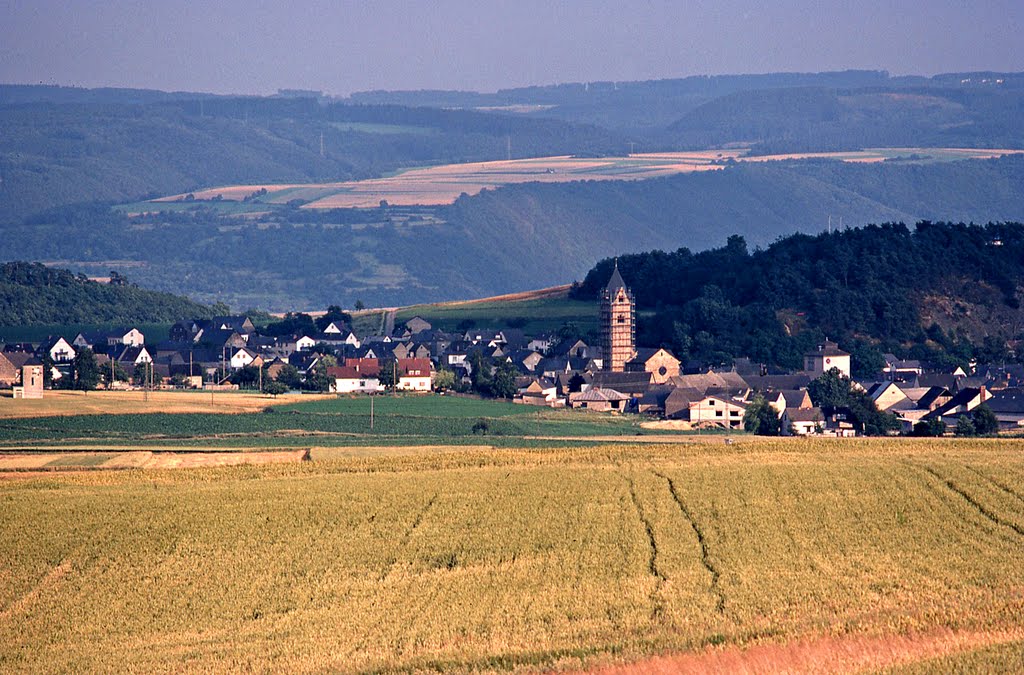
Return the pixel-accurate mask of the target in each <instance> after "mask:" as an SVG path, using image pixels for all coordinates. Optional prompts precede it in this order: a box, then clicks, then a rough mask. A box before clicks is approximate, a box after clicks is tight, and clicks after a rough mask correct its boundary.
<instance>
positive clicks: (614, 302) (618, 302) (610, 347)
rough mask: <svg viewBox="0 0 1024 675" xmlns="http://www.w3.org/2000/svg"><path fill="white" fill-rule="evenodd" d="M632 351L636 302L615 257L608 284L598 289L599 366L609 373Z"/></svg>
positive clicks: (623, 365) (620, 366) (621, 366)
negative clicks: (599, 305) (600, 289)
mask: <svg viewBox="0 0 1024 675" xmlns="http://www.w3.org/2000/svg"><path fill="white" fill-rule="evenodd" d="M635 355H636V302H634V300H633V293H632V292H631V291H630V290H629V288H627V287H626V282H624V281H623V280H622V275H621V274H619V261H618V259H616V260H615V270H614V271H613V272H612V277H611V279H609V280H608V285H607V286H605V289H604V291H603V292H602V293H601V356H602V358H603V359H604V364H603V368H604V370H606V371H610V372H613V373H621V372H624V371H625V369H626V361H629V360H630V359H632V358H633V357H634V356H635Z"/></svg>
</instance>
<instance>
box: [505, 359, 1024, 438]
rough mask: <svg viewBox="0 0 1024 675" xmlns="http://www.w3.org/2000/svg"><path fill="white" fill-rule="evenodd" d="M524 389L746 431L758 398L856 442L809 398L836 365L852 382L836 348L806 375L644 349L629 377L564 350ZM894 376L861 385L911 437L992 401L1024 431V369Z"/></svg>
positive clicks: (525, 394) (896, 371)
mask: <svg viewBox="0 0 1024 675" xmlns="http://www.w3.org/2000/svg"><path fill="white" fill-rule="evenodd" d="M555 352H556V353H555V354H554V355H552V356H550V357H548V358H546V359H545V360H544V361H542V362H541V364H540V365H539V366H538V370H539V371H540V372H539V373H538V376H536V377H534V378H530V379H529V381H528V382H524V384H525V387H524V388H522V389H521V390H520V396H519V400H521V401H522V402H523V403H528V404H533V405H550V406H556V407H557V406H571V407H573V408H587V409H590V410H618V411H622V412H632V413H640V414H648V415H655V416H658V417H661V418H664V419H670V420H679V421H680V425H679V426H680V427H681V428H693V429H699V428H724V429H740V428H742V426H743V418H744V415H745V413H746V411H747V408H748V406H749V405H750V404H751V403H752V402H753V400H754V399H755V398H756V397H757V396H762V397H763V398H764V399H765V401H766V402H767V403H768V404H769V405H770V406H771V407H772V408H774V409H775V411H776V412H777V413H778V415H779V418H780V420H781V422H782V429H783V433H794V434H798V435H807V434H824V435H830V436H853V435H855V433H856V430H855V425H854V424H852V423H851V421H850V417H851V413H850V411H848V410H844V409H841V408H840V409H834V410H827V411H825V410H822V409H821V408H820V407H818V406H816V405H815V402H814V401H813V400H812V399H811V397H810V394H809V393H808V391H807V388H808V386H809V385H810V383H811V382H812V381H813V380H815V379H817V378H818V377H821V375H822V374H824V373H825V372H827V371H829V370H831V369H833V368H835V369H837V370H838V371H839V372H840V374H842V375H843V376H844V377H847V378H850V377H851V372H850V354H849V353H847V352H845V351H843V350H841V349H840V348H839V346H838V345H837V344H836V343H834V342H829V341H826V342H825V343H824V344H822V345H820V346H818V347H817V348H816V349H814V350H813V351H811V352H808V353H807V354H805V356H804V368H803V370H801V371H799V372H791V373H768V372H767V370H766V369H765V368H764V366H763V365H760V364H755V363H752V362H751V361H750V360H749V359H736V360H735V361H734V362H733V364H732V365H731V367H729V368H728V369H717V370H716V369H709V368H700V367H699V366H696V364H693V365H691V367H690V368H687V367H685V366H684V365H682V364H680V362H679V361H678V360H676V359H675V358H674V357H672V355H671V354H669V353H668V352H667V351H665V350H663V349H643V348H641V349H638V350H637V351H636V356H635V357H634V359H632V360H631V361H628V362H627V363H626V367H625V369H624V371H623V372H609V371H606V370H604V369H602V368H601V364H600V363H598V362H597V360H596V359H589V360H588V362H587V363H586V364H583V363H581V362H580V361H579V360H578V359H579V358H581V357H582V358H584V359H588V355H589V353H590V350H589V348H588V347H587V346H586V345H585V344H584V343H582V342H580V341H577V342H576V343H575V344H573V345H572V346H571V348H570V353H569V354H561V353H560V352H561V348H557V349H556V350H555ZM885 360H886V366H885V369H884V370H883V371H881V372H879V373H877V374H876V375H875V376H874V377H872V378H868V379H865V380H861V381H853V386H854V387H857V388H859V389H860V390H862V391H863V392H865V393H866V395H867V396H868V398H870V399H871V400H872V401H873V402H874V404H875V406H876V407H877V408H878V409H879V410H881V411H883V412H889V413H892V414H893V415H894V416H895V417H896V419H897V420H898V421H899V422H900V424H901V427H902V430H903V431H904V432H907V433H909V432H911V431H912V430H913V428H914V426H915V425H917V424H918V423H920V422H927V421H931V420H941V421H942V422H943V423H944V424H945V425H946V426H947V428H948V429H953V428H954V427H955V426H956V424H957V421H958V419H959V418H960V416H962V415H969V414H970V413H971V412H973V411H974V410H975V409H976V408H977V407H978V406H980V405H981V404H982V403H985V404H986V405H987V406H988V407H989V409H991V410H992V412H993V413H994V414H995V415H996V418H997V419H998V420H999V422H1000V426H1001V427H1002V428H1004V429H1019V428H1021V427H1024V366H1018V365H1008V366H985V365H979V366H977V367H975V368H974V369H973V370H972V372H971V373H967V372H965V371H964V370H963V369H961V368H957V369H956V370H954V371H953V372H944V371H941V370H938V369H929V368H927V367H926V366H925V365H924V364H922V363H921V362H919V361H908V360H902V359H899V358H897V357H896V356H894V355H892V354H886V355H885Z"/></svg>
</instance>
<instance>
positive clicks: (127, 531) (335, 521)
mask: <svg viewBox="0 0 1024 675" xmlns="http://www.w3.org/2000/svg"><path fill="white" fill-rule="evenodd" d="M1021 450H1022V446H1021V444H1020V443H1019V442H1016V441H1006V440H1003V441H970V442H967V441H953V440H940V441H929V442H924V441H920V442H918V441H906V442H904V441H898V440H891V441H842V440H837V441H825V440H820V441H788V442H787V441H781V440H780V441H765V440H751V441H750V442H743V443H739V444H736V445H733V446H728V445H725V444H720V445H719V444H709V443H704V444H692V445H671V444H660V445H614V446H604V447H580V448H561V449H544V448H540V449H515V448H510V449H493V448H486V447H481V448H467V449H463V450H455V449H453V450H451V451H448V452H444V453H429V454H426V453H424V454H422V455H416V454H405V455H402V456H401V457H394V456H390V455H388V453H381V454H379V455H368V456H359V457H340V456H339V457H338V458H337V459H333V460H322V461H313V462H305V463H302V464H292V465H275V466H243V467H225V468H216V469H195V470H187V469H185V470H176V471H150V470H138V471H122V472H107V471H96V472H90V473H75V474H70V475H51V476H46V477H43V478H32V479H26V480H15V481H6V482H3V483H0V504H2V506H0V581H2V583H0V670H4V671H7V672H38V671H54V670H99V669H102V670H137V671H168V670H182V669H189V670H198V669H206V670H253V669H255V670H282V669H287V670H295V671H323V670H340V671H390V670H447V671H451V670H454V671H466V670H507V669H511V670H516V669H537V668H540V669H569V670H573V669H589V668H594V667H607V666H615V665H616V664H618V665H629V664H636V663H638V662H639V664H640V665H639V666H636V667H638V668H641V669H643V664H644V663H646V662H645V661H644V659H648V658H651V657H655V658H664V656H665V655H676V656H679V655H683V656H686V655H688V654H689V655H693V654H698V655H700V654H708V653H713V654H719V653H726V654H728V653H732V652H742V653H751V654H754V653H757V652H756V651H748V650H756V649H771V648H776V647H779V646H784V645H792V644H800V642H801V641H806V640H839V641H842V640H847V639H855V640H861V641H872V640H874V641H883V642H885V641H892V640H908V639H911V638H912V637H913V636H915V635H934V634H937V633H936V631H941V634H942V635H947V634H952V635H961V636H970V635H981V634H984V635H988V636H993V635H995V636H1002V637H1000V638H998V639H996V638H989V639H987V640H986V641H985V643H984V644H983V643H982V642H980V640H974V641H972V640H971V639H968V638H962V639H959V640H950V641H948V642H949V644H953V645H956V646H955V647H950V648H949V649H947V650H946V651H950V652H953V651H955V652H956V653H965V654H968V655H969V657H968V658H971V659H980V661H970V662H971V663H975V662H980V663H985V662H986V661H985V658H986V657H985V654H987V653H988V652H986V651H978V652H977V653H975V652H973V651H972V650H973V649H974V648H975V647H977V648H978V649H981V648H982V647H984V648H985V649H995V650H996V651H994V652H992V653H993V654H995V655H997V656H998V655H1002V656H1003V657H1005V653H1004V651H1005V650H1006V649H1009V650H1011V651H1012V650H1019V647H1020V645H1021V644H1024V642H1022V641H1024V632H1022V630H1024V623H1022V617H1024V453H1022V452H1021ZM943 644H945V643H943ZM730 650H731V651H730ZM999 650H1004V651H999ZM831 651H833V652H834V650H831ZM946 651H939V653H938V656H939V657H941V656H942V655H943V654H945V653H946ZM1013 653H1017V652H1013ZM928 655H929V656H930V657H931V656H936V653H934V650H933V651H932V652H929V653H928ZM672 658H675V657H672ZM950 658H956V656H955V654H954V656H953V657H950ZM725 663H733V662H730V661H725ZM872 663H874V665H876V666H877V665H879V664H880V663H884V662H881V661H875V662H869V663H868V665H869V666H870V665H871V664H872ZM943 663H944V662H943ZM862 665H863V664H862Z"/></svg>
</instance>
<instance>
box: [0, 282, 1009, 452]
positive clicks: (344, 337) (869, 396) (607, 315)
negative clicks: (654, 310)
mask: <svg viewBox="0 0 1024 675" xmlns="http://www.w3.org/2000/svg"><path fill="white" fill-rule="evenodd" d="M595 310H596V311H597V312H598V313H599V317H600V341H599V344H588V343H587V342H585V341H584V340H583V339H580V338H575V337H568V338H565V337H559V336H558V335H554V334H550V333H545V334H536V335H528V334H526V333H524V332H523V331H522V330H519V329H512V328H502V327H495V328H472V329H468V330H466V331H464V332H457V333H451V332H444V331H441V330H436V329H435V328H434V327H433V326H432V325H431V324H430V322H428V321H426V320H424V319H422V318H420V317H418V316H417V317H414V318H412V319H410V320H408V321H406V322H405V323H404V324H403V325H400V326H397V327H395V328H394V330H393V331H391V332H390V333H387V334H379V335H357V334H356V333H355V332H354V331H353V329H352V321H351V316H350V315H348V314H346V313H345V312H343V311H342V310H341V309H340V308H339V307H331V308H330V309H329V310H328V312H327V313H326V314H325V315H324V316H322V317H319V318H317V319H315V320H314V319H312V318H311V317H310V316H308V315H305V314H289V315H286V317H285V319H284V320H283V321H281V322H280V323H278V324H272V325H270V326H268V327H267V328H266V329H265V330H264V332H263V333H261V332H260V331H259V330H257V328H256V326H255V324H254V323H253V321H252V320H251V319H250V318H249V317H247V316H244V315H234V316H216V317H213V318H210V319H195V320H186V321H179V322H177V323H175V324H174V325H173V326H172V328H171V330H170V335H169V339H168V340H165V341H162V342H158V343H153V342H147V340H146V337H145V335H144V334H143V333H142V331H140V330H139V329H138V328H136V327H125V328H122V329H118V330H113V331H101V332H94V333H87V332H80V333H78V334H76V335H61V336H53V337H51V338H49V339H47V340H45V341H43V342H41V343H38V344H30V343H11V344H6V345H3V347H2V351H0V388H10V389H11V390H12V395H13V396H14V397H16V398H42V397H43V396H44V395H45V393H44V392H45V390H46V389H51V388H53V389H61V388H64V389H95V388H104V389H133V388H134V389H147V388H161V389H173V388H179V389H203V390H208V391H217V390H237V389H240V388H241V389H252V390H259V391H263V392H266V393H268V394H273V395H277V394H282V393H285V392H287V391H293V390H304V391H314V392H332V393H336V394H339V395H374V394H380V393H384V392H387V391H395V392H420V393H426V392H431V391H439V392H452V393H455V392H461V393H475V394H478V395H482V396H486V397H493V398H502V399H511V400H513V401H515V402H516V403H521V404H523V405H533V406H545V407H551V408H574V409H583V410H589V411H595V412H612V413H620V414H636V415H643V416H647V417H650V418H652V419H660V420H665V421H666V425H668V426H670V427H671V428H674V429H680V430H689V429H723V430H739V429H747V430H749V431H754V432H758V433H768V434H772V435H775V434H781V435H816V434H817V435H827V436H841V437H845V436H855V435H863V434H868V435H876V434H896V433H903V434H914V435H942V434H945V433H948V432H954V431H955V433H957V434H961V435H976V434H990V433H996V432H998V431H999V430H1012V429H1019V428H1020V427H1021V426H1024V366H989V365H984V364H977V365H974V366H973V367H972V368H971V370H970V372H967V371H966V370H965V369H963V368H956V369H955V370H953V371H951V372H949V371H947V370H942V369H940V368H935V367H932V366H931V365H929V364H927V363H924V362H921V361H918V360H902V359H899V358H897V357H895V356H894V355H892V354H886V355H885V367H884V369H883V370H882V371H881V372H878V373H877V374H876V375H875V376H874V377H873V378H871V379H869V380H863V381H853V380H852V379H851V368H850V354H849V353H848V352H846V351H843V349H842V348H841V346H840V345H838V344H836V343H835V342H831V341H828V340H826V341H824V342H823V343H822V344H821V345H819V346H818V347H817V348H816V349H814V350H812V351H809V352H808V353H806V354H805V355H804V363H803V369H802V370H799V371H796V372H776V371H775V370H772V369H769V368H768V367H766V366H765V365H762V364H758V363H754V362H752V361H751V360H750V359H747V358H737V359H735V360H734V361H733V363H732V366H731V368H728V369H723V368H710V367H705V366H702V365H701V364H698V363H682V362H680V360H679V359H677V358H676V357H675V356H674V355H673V354H672V353H671V352H669V351H668V350H666V349H664V348H655V347H645V346H637V345H636V304H635V300H634V297H633V293H632V291H631V290H630V288H629V286H628V285H627V284H626V282H625V280H624V279H623V278H622V275H621V274H620V272H619V269H618V266H617V265H616V266H615V269H614V271H613V273H612V276H611V278H610V279H609V281H608V284H607V286H606V287H605V288H604V290H603V292H602V293H601V297H600V299H599V303H598V306H596V307H595ZM765 420H767V422H765Z"/></svg>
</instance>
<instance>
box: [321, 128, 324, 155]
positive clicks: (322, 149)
mask: <svg viewBox="0 0 1024 675" xmlns="http://www.w3.org/2000/svg"><path fill="white" fill-rule="evenodd" d="M320 156H321V157H323V156H324V132H322V131H321V132H320Z"/></svg>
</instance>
